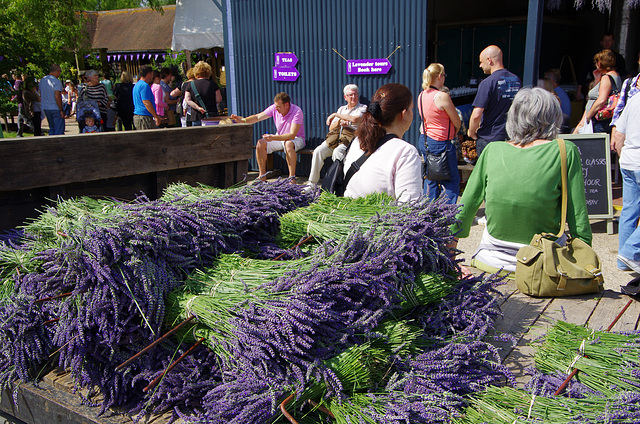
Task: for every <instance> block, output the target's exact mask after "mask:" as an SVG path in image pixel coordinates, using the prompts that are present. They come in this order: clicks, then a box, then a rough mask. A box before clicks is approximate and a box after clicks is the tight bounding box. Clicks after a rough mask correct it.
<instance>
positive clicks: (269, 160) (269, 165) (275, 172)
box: [253, 147, 313, 178]
mask: <svg viewBox="0 0 640 424" xmlns="http://www.w3.org/2000/svg"><path fill="white" fill-rule="evenodd" d="M253 149H254V150H255V147H254V148H253ZM296 153H297V154H299V155H312V154H313V149H302V150H298V151H297V152H296ZM267 171H271V173H272V174H271V176H270V177H269V178H272V177H276V176H278V175H280V174H279V173H282V171H281V170H280V169H276V170H274V169H273V153H269V154H268V155H267Z"/></svg>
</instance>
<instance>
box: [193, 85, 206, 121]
mask: <svg viewBox="0 0 640 424" xmlns="http://www.w3.org/2000/svg"><path fill="white" fill-rule="evenodd" d="M191 90H192V91H193V94H195V96H196V100H197V101H198V103H200V107H201V108H202V109H204V113H205V114H206V113H207V106H205V104H204V101H203V100H202V96H201V95H200V93H198V89H197V88H196V82H195V81H191Z"/></svg>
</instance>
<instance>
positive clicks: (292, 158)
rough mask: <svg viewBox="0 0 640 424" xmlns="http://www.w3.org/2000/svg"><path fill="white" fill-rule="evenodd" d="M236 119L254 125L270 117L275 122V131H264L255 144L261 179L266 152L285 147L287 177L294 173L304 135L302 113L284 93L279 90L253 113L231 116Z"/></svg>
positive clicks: (264, 173)
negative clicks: (270, 102)
mask: <svg viewBox="0 0 640 424" xmlns="http://www.w3.org/2000/svg"><path fill="white" fill-rule="evenodd" d="M231 118H232V119H233V120H235V121H236V122H242V123H249V124H254V123H256V122H260V121H264V120H265V119H268V118H273V121H274V123H275V124H276V129H277V131H276V133H275V134H263V135H262V138H261V139H260V140H258V142H257V143H256V157H257V159H258V170H259V171H260V176H259V177H258V178H260V179H261V180H262V181H266V180H267V155H268V154H269V153H273V152H277V151H279V150H284V152H285V154H286V156H287V167H288V168H289V177H290V178H295V176H296V160H297V158H296V152H297V151H298V150H300V149H302V148H303V147H304V146H305V141H304V140H305V137H304V122H303V120H304V115H303V113H302V109H300V107H298V106H296V105H294V104H292V103H291V99H290V98H289V95H288V94H287V93H278V94H276V96H275V97H274V98H273V104H272V105H271V106H269V107H268V108H266V109H265V110H263V111H262V112H260V113H257V114H255V115H251V116H247V117H246V118H243V117H242V116H238V115H231Z"/></svg>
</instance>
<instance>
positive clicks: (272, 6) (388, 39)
mask: <svg viewBox="0 0 640 424" xmlns="http://www.w3.org/2000/svg"><path fill="white" fill-rule="evenodd" d="M231 6H232V19H233V21H232V31H233V39H234V46H235V58H236V62H235V65H236V66H235V69H236V73H237V76H236V78H237V80H236V89H237V99H238V113H239V114H240V115H243V116H246V115H249V114H253V113H257V112H260V111H262V110H263V109H264V108H266V107H267V106H269V105H270V104H271V103H272V102H273V96H274V95H275V94H276V93H278V92H280V91H284V92H286V93H288V94H289V96H290V97H291V102H292V103H294V104H297V105H298V106H300V107H301V108H302V110H303V111H304V114H305V121H304V125H305V133H306V137H307V147H308V148H313V147H315V146H317V145H318V144H320V143H321V142H322V140H323V139H324V136H325V134H326V132H327V128H328V127H327V125H326V123H325V121H326V118H327V116H328V115H329V114H331V113H332V112H335V111H336V109H337V108H338V107H339V106H341V105H343V104H344V103H345V102H344V99H343V97H342V88H343V87H344V85H346V84H348V83H354V84H357V85H358V86H359V87H360V94H361V96H362V100H368V99H369V98H370V97H371V96H372V95H373V93H374V92H375V90H376V89H377V88H378V87H380V86H381V85H383V84H386V83H388V82H399V83H402V84H405V85H407V86H408V87H409V88H410V89H411V91H412V92H413V93H414V99H415V97H416V96H417V94H418V92H419V90H420V85H421V77H422V71H423V69H424V68H425V66H426V65H427V64H426V63H425V62H426V55H427V45H426V43H427V1H425V0H320V1H315V0H231ZM398 46H400V48H398V49H397V50H396V47H398ZM333 49H335V50H336V51H337V52H339V53H340V54H341V55H342V56H344V57H345V58H346V59H376V58H385V57H387V56H389V55H391V54H392V53H393V52H394V50H396V51H395V53H393V54H392V55H391V56H390V57H389V61H390V62H391V64H392V65H393V67H392V69H391V71H390V72H389V73H388V74H386V75H375V76H374V75H372V76H350V75H346V62H345V60H344V59H343V58H342V57H340V56H339V55H338V54H336V53H335V52H334V51H333ZM277 52H292V53H295V54H296V56H297V57H298V60H299V62H298V64H297V66H296V68H297V69H298V71H299V72H300V77H299V78H298V80H297V81H296V82H277V81H273V80H272V74H271V72H272V67H273V66H274V60H275V59H274V54H275V53H277ZM416 115H417V114H416ZM417 122H418V121H417V120H416V121H415V122H414V125H412V128H411V129H410V130H409V132H407V133H406V134H405V137H404V138H405V140H407V141H409V142H412V143H414V144H415V143H416V142H417V138H418V125H417ZM274 129H275V127H274V125H273V121H272V120H266V121H263V122H261V123H258V124H256V125H255V126H254V143H255V141H257V139H258V138H259V137H260V136H261V135H262V134H264V133H266V132H274ZM299 156H300V155H299ZM281 160H282V159H280V161H281ZM300 160H301V159H300V158H299V163H298V171H297V174H298V175H307V174H308V172H309V169H308V166H309V161H308V160H306V161H305V160H304V159H303V160H302V162H300ZM274 162H275V164H276V166H277V167H281V165H282V163H284V162H281V163H278V160H277V158H274ZM250 166H251V167H252V168H254V169H256V168H257V165H256V163H255V160H253V161H252V162H251V164H250ZM283 169H286V167H284V168H283Z"/></svg>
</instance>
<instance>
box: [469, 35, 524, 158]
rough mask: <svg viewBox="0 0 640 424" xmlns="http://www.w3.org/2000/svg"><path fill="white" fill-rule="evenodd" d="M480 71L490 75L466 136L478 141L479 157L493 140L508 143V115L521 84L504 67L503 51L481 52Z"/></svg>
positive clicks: (493, 48)
mask: <svg viewBox="0 0 640 424" xmlns="http://www.w3.org/2000/svg"><path fill="white" fill-rule="evenodd" d="M480 68H482V71H483V72H484V73H485V74H487V75H489V77H487V78H486V79H484V80H483V81H482V82H481V83H480V85H479V86H478V93H477V94H476V98H475V99H474V100H473V112H471V117H470V118H469V129H468V130H467V135H468V136H469V137H470V138H473V139H474V140H476V151H477V152H478V156H480V154H481V153H482V150H483V149H484V147H485V146H486V145H487V144H488V143H490V142H492V141H506V140H507V139H508V137H507V130H506V129H505V126H506V124H507V112H508V111H509V107H511V102H512V101H513V98H514V97H515V96H516V93H517V92H518V90H520V87H522V82H520V78H518V77H517V76H516V75H515V74H513V73H511V72H509V71H508V70H506V69H505V68H504V63H503V59H502V50H501V49H500V47H498V46H489V47H487V48H485V49H484V50H482V52H480Z"/></svg>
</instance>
